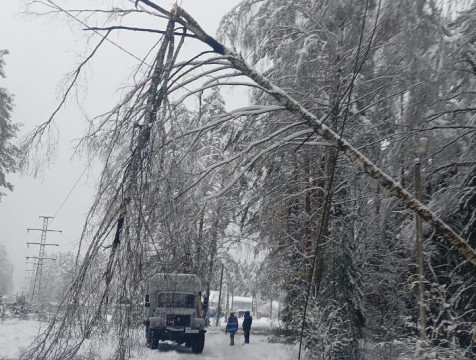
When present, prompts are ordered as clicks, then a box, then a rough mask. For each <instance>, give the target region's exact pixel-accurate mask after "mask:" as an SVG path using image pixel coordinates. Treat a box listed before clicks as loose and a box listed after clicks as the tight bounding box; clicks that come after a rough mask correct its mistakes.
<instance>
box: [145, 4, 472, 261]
mask: <svg viewBox="0 0 476 360" xmlns="http://www.w3.org/2000/svg"><path fill="white" fill-rule="evenodd" d="M139 1H140V2H141V3H143V4H146V5H148V6H149V7H151V8H153V9H155V10H157V11H159V12H160V13H161V14H163V15H166V16H168V17H169V18H170V19H174V20H175V21H176V22H177V23H180V24H181V25H183V26H184V27H185V28H187V29H188V30H190V31H191V32H192V33H193V34H194V35H195V37H196V38H198V39H199V40H201V41H202V42H204V43H206V44H207V45H209V46H210V47H211V48H212V49H213V51H214V52H216V53H217V54H220V55H223V56H224V57H225V58H226V59H227V60H228V61H229V62H230V63H231V65H232V66H233V67H234V68H235V69H236V70H239V71H240V72H241V73H243V74H244V75H246V76H247V77H249V78H250V79H252V80H253V81H254V82H255V83H256V84H258V85H259V86H260V87H262V88H263V89H264V90H266V91H267V93H268V94H269V95H271V96H272V97H274V98H275V99H276V100H277V101H278V102H279V103H280V104H281V105H283V106H284V107H285V108H286V109H287V110H288V111H289V112H291V113H292V114H294V115H296V116H297V117H299V118H300V119H303V120H304V121H305V123H306V124H307V125H308V126H309V127H310V128H312V129H313V130H314V131H315V133H316V134H318V135H319V136H321V137H322V138H323V139H325V140H327V141H328V142H329V143H331V144H333V145H335V146H338V147H339V149H340V151H341V152H342V153H343V154H345V155H346V156H347V157H348V158H349V159H350V160H351V161H352V162H353V163H354V164H355V165H356V166H357V167H359V168H360V169H361V170H362V171H364V172H365V173H367V174H368V175H370V176H371V177H372V178H373V179H375V180H376V181H377V182H378V183H379V184H380V185H381V186H382V187H383V188H385V189H387V191H389V193H390V194H391V195H393V196H395V197H397V198H398V199H399V200H400V201H401V202H402V203H403V204H404V205H405V206H406V207H407V208H408V209H410V210H412V211H414V212H415V213H416V214H418V215H419V216H420V217H421V218H422V220H423V221H425V222H427V223H428V224H429V225H430V226H431V227H433V229H434V230H435V232H436V233H437V234H438V235H440V236H441V237H443V238H444V239H446V240H447V241H448V242H449V243H450V244H451V245H453V246H454V247H456V248H457V249H458V251H459V252H460V253H461V254H462V255H463V256H464V257H465V258H466V259H467V260H468V261H470V262H471V263H472V264H474V265H476V251H475V250H474V249H473V248H472V247H471V246H470V245H469V244H468V243H467V242H466V241H465V240H464V239H463V238H462V237H460V236H459V235H458V234H457V233H456V232H455V231H454V230H453V229H452V228H451V227H450V226H448V225H447V224H446V223H445V222H443V221H442V220H441V219H440V218H439V217H438V216H437V215H436V214H435V213H434V212H432V211H430V210H429V209H428V208H427V207H426V206H424V205H423V204H422V203H421V202H420V201H418V200H416V199H415V198H414V197H413V196H412V195H411V194H410V193H409V192H408V191H406V190H405V189H404V188H403V187H402V186H401V185H400V184H399V183H398V182H397V181H395V180H394V179H393V178H392V177H390V176H389V175H387V174H386V173H384V172H383V171H382V170H381V169H379V168H378V167H377V166H376V165H375V164H374V163H373V162H372V161H370V160H369V159H368V158H367V157H366V156H365V155H364V154H362V153H361V152H360V151H359V150H357V149H356V148H355V147H353V146H352V145H351V144H350V143H349V142H348V141H347V140H345V139H344V138H342V137H341V136H340V135H339V134H337V133H336V132H335V131H333V130H332V129H330V128H329V127H328V126H327V125H325V124H324V122H323V121H320V119H318V118H317V117H316V116H315V115H313V114H312V113H311V112H310V111H308V110H307V109H305V108H304V107H303V106H302V105H301V104H300V103H299V102H298V101H296V100H295V99H293V98H292V97H291V96H290V95H288V94H287V93H286V92H285V91H284V90H283V89H281V88H279V87H277V86H276V85H274V83H272V82H271V81H270V80H269V79H268V78H266V77H265V76H263V75H262V74H261V73H259V72H258V71H256V70H255V69H254V68H253V67H251V66H250V65H248V64H247V63H246V61H245V60H244V59H243V58H242V57H241V56H240V55H239V54H238V53H236V52H235V51H233V50H231V49H229V48H227V47H226V46H225V45H223V44H222V43H220V42H219V41H218V40H216V39H215V38H213V37H211V36H210V35H208V34H207V33H206V32H205V31H204V30H203V29H202V28H201V27H200V25H199V24H198V23H197V22H196V21H195V19H193V18H192V17H191V16H190V15H189V14H188V13H187V12H186V11H185V10H183V9H182V8H180V7H179V6H177V5H175V6H174V7H173V8H172V11H167V10H165V9H164V8H162V7H160V6H158V5H156V4H154V3H153V2H152V1H150V0H139Z"/></svg>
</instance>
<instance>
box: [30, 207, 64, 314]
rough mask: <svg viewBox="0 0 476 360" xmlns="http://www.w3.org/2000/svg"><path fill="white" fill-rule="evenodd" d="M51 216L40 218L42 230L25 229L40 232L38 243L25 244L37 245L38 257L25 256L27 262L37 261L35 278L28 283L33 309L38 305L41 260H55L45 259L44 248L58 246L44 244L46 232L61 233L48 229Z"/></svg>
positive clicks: (41, 273)
mask: <svg viewBox="0 0 476 360" xmlns="http://www.w3.org/2000/svg"><path fill="white" fill-rule="evenodd" d="M52 218H53V217H52V216H40V219H43V228H42V229H27V231H28V232H30V231H41V239H40V242H27V245H39V251H38V256H27V257H26V259H27V261H28V260H29V259H37V261H36V269H35V271H34V272H35V276H34V278H33V277H32V281H31V283H30V291H29V297H30V299H31V303H32V304H33V306H34V307H37V308H38V306H39V305H40V298H41V296H40V291H41V277H42V275H43V260H56V259H54V258H50V257H45V247H46V246H59V244H52V243H49V244H48V243H46V234H47V233H48V232H62V231H61V230H51V229H48V222H49V219H52Z"/></svg>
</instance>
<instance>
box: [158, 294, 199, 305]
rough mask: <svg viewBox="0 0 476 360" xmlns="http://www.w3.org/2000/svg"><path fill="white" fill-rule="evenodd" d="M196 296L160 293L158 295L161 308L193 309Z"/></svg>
mask: <svg viewBox="0 0 476 360" xmlns="http://www.w3.org/2000/svg"><path fill="white" fill-rule="evenodd" d="M194 298H195V296H193V295H189V294H176V293H160V294H157V305H158V306H159V307H177V308H193V307H194V305H195V302H194V300H195V299H194Z"/></svg>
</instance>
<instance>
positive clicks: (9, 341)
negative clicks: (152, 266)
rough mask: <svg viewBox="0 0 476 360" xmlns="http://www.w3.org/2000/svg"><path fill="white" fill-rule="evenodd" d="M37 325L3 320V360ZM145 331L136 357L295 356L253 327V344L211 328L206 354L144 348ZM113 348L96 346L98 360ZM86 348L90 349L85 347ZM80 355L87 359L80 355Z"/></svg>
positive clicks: (13, 355)
mask: <svg viewBox="0 0 476 360" xmlns="http://www.w3.org/2000/svg"><path fill="white" fill-rule="evenodd" d="M38 326H39V323H38V322H37V321H32V320H23V321H21V320H7V321H2V322H0V360H7V359H8V360H12V359H17V358H18V355H19V353H20V349H21V348H23V347H26V346H28V344H29V343H30V342H31V341H32V340H33V338H34V337H35V335H37V334H38ZM256 330H257V331H259V330H260V329H259V328H257V329H256ZM261 330H262V329H261ZM142 333H143V332H142V331H140V335H141V336H140V339H139V340H138V341H137V347H136V348H135V350H134V354H133V358H134V359H140V360H162V359H163V360H187V359H190V360H193V359H209V360H210V359H218V360H219V359H224V360H265V359H273V360H288V359H293V358H295V357H293V356H292V353H291V352H290V351H291V349H290V347H288V346H286V345H284V344H279V343H278V344H275V343H273V344H271V343H268V342H267V336H265V335H256V334H253V330H252V331H251V337H250V342H251V343H250V344H246V345H243V342H244V338H243V333H242V332H241V331H240V332H239V333H238V334H237V335H236V336H235V344H236V345H235V346H230V345H229V343H230V337H229V336H228V335H225V333H224V330H223V328H209V329H208V332H207V335H206V339H205V348H204V350H203V353H202V354H199V355H197V354H193V353H192V352H191V350H190V349H189V348H185V347H183V346H177V345H172V344H168V343H161V344H160V345H159V349H158V350H150V349H148V348H146V347H145V338H143V337H142ZM138 334H139V333H138ZM96 346H97V345H96ZM113 347H114V345H113V343H112V341H108V342H101V343H100V346H98V348H97V350H98V353H97V355H98V356H97V357H95V359H107V358H110V356H111V354H112V353H113ZM84 351H88V350H87V349H84ZM80 352H81V351H80ZM99 353H100V354H99ZM79 358H82V359H84V357H81V356H79Z"/></svg>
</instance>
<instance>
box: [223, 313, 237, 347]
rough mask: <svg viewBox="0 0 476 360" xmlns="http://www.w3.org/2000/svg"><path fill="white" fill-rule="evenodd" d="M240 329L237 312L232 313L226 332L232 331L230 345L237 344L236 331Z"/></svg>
mask: <svg viewBox="0 0 476 360" xmlns="http://www.w3.org/2000/svg"><path fill="white" fill-rule="evenodd" d="M237 331H238V318H237V317H236V316H235V313H230V317H229V318H228V322H227V324H226V329H225V333H227V332H228V333H230V346H231V345H235V333H236V332H237Z"/></svg>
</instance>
